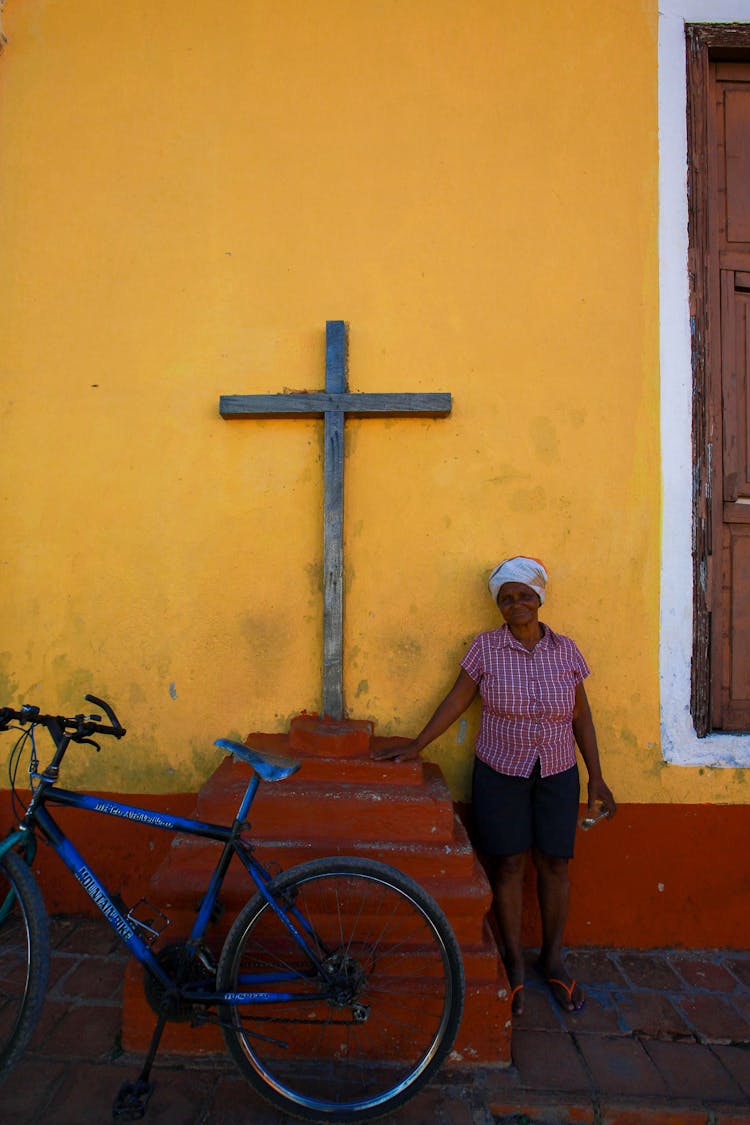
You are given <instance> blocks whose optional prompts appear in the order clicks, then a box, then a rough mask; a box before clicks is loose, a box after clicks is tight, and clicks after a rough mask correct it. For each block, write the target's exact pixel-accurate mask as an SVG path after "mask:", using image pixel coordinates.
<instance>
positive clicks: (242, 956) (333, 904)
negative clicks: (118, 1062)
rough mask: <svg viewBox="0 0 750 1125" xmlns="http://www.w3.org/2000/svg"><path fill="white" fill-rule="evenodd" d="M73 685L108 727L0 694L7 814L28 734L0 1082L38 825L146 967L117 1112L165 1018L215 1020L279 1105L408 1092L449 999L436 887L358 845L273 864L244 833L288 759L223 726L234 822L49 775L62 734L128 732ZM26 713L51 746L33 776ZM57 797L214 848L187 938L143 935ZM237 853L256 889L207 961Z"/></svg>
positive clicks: (136, 1094)
mask: <svg viewBox="0 0 750 1125" xmlns="http://www.w3.org/2000/svg"><path fill="white" fill-rule="evenodd" d="M85 698H86V701H87V702H88V703H91V704H93V705H94V706H95V707H97V708H99V709H100V710H101V711H103V712H104V713H105V715H106V718H107V720H108V722H107V723H105V722H103V721H102V715H100V714H91V715H83V714H80V715H75V716H73V717H72V718H65V717H62V716H59V715H43V714H41V713H40V711H39V708H37V707H33V706H23V707H21V709H20V710H13V709H11V708H8V707H5V708H0V731H5V730H8V729H17V730H19V732H20V734H19V738H18V740H17V742H16V744H15V746H14V748H13V751H12V752H11V755H10V761H9V776H10V785H11V795H12V799H13V801H14V810H15V811H18V800H19V797H18V792H17V788H16V777H17V774H18V770H19V765H20V761H21V758H22V754H23V751H24V749H26V748H28V750H29V765H28V773H29V783H30V792H31V795H30V800H29V803H28V805H27V807H26V809H25V811H23V807H22V806H21V809H20V812H21V814H22V815H20V816H19V823H18V826H17V828H15V829H14V830H12V831H11V832H10V833H9V834H8V835H7V836H6V837H5V839H4V840H3V841H2V843H0V1081H2V1078H3V1077H5V1075H6V1074H7V1073H8V1072H9V1071H10V1069H11V1068H12V1067H13V1065H14V1064H15V1063H16V1062H17V1061H18V1059H19V1058H20V1056H21V1055H22V1053H23V1051H24V1049H25V1048H26V1046H27V1045H28V1042H29V1040H30V1038H31V1036H32V1034H33V1031H34V1029H35V1027H36V1024H37V1021H38V1019H39V1016H40V1013H41V1008H42V1004H43V1001H44V993H45V989H46V983H47V974H48V968H49V957H50V952H49V937H48V931H47V914H46V907H45V905H44V901H43V898H42V895H41V892H40V890H39V887H38V885H37V883H36V880H35V879H34V876H33V874H32V872H31V870H30V867H29V865H30V863H31V862H32V860H33V858H34V855H35V852H36V846H37V836H39V837H41V839H42V840H44V841H45V842H46V843H48V844H49V845H50V846H51V847H52V848H53V849H54V851H55V852H56V853H57V854H58V856H59V857H60V859H61V860H62V861H63V863H64V864H65V866H66V867H67V868H68V869H69V871H70V872H71V873H72V875H73V876H74V878H75V879H76V880H77V881H78V882H79V883H80V885H81V886H82V887H83V889H84V890H85V891H86V893H87V894H88V896H89V897H90V898H91V900H92V902H93V903H94V905H95V906H97V907H98V909H99V910H100V911H101V913H102V914H103V915H104V917H105V919H106V920H107V922H108V923H109V924H110V926H111V927H112V928H113V929H114V931H115V933H116V934H117V935H118V937H119V938H120V940H121V941H122V942H123V943H124V944H125V946H126V947H127V948H128V950H129V951H130V953H131V954H132V955H133V956H134V957H136V958H137V959H138V961H140V962H141V964H142V965H143V969H144V988H145V993H146V997H147V1000H148V1002H149V1005H150V1006H151V1008H152V1009H153V1010H154V1013H155V1015H156V1026H155V1028H154V1032H153V1036H152V1039H151V1044H150V1046H149V1049H148V1052H147V1054H146V1058H145V1060H144V1063H143V1066H142V1069H141V1072H140V1074H139V1076H138V1077H137V1078H136V1079H135V1081H133V1082H127V1083H125V1084H124V1085H123V1086H122V1088H121V1089H120V1090H119V1092H118V1094H117V1096H116V1098H115V1101H114V1104H113V1109H112V1115H113V1119H114V1120H116V1121H132V1120H138V1119H140V1118H142V1117H143V1116H144V1115H145V1113H146V1108H147V1105H148V1100H149V1098H150V1096H151V1093H152V1092H153V1089H154V1083H152V1081H151V1070H152V1066H153V1063H154V1060H155V1058H156V1053H157V1050H158V1046H159V1041H160V1038H161V1035H162V1032H163V1029H164V1026H165V1024H166V1023H167V1022H168V1021H170V1020H180V1021H186V1022H187V1021H190V1022H192V1023H193V1024H195V1025H200V1024H203V1023H206V1022H214V1023H218V1024H219V1025H220V1027H221V1031H222V1033H223V1036H224V1041H225V1044H226V1046H227V1049H228V1051H229V1053H230V1055H231V1056H232V1058H233V1060H234V1062H235V1064H236V1065H237V1067H238V1068H239V1070H240V1072H241V1073H242V1074H243V1076H244V1077H245V1078H246V1079H247V1080H248V1081H249V1083H250V1084H251V1086H253V1088H254V1089H255V1090H256V1091H257V1092H258V1093H260V1094H261V1095H262V1096H263V1097H264V1098H265V1099H266V1100H267V1101H269V1102H271V1104H273V1105H275V1106H276V1107H277V1108H278V1109H280V1110H282V1111H283V1112H285V1113H289V1114H291V1115H293V1116H296V1117H301V1118H303V1119H305V1120H308V1121H326V1122H345V1121H352V1122H354V1121H369V1120H373V1119H374V1118H377V1117H380V1116H383V1115H385V1114H388V1113H392V1112H393V1111H394V1110H395V1109H398V1108H399V1107H400V1106H402V1105H404V1104H405V1103H406V1102H407V1101H408V1100H409V1099H410V1098H411V1097H412V1096H413V1095H414V1094H415V1093H416V1092H417V1091H418V1090H419V1089H421V1088H422V1087H423V1086H424V1085H425V1084H426V1083H427V1082H428V1081H429V1080H430V1078H431V1077H432V1076H433V1075H434V1074H435V1072H436V1071H437V1070H438V1068H439V1067H440V1065H441V1064H442V1063H443V1061H444V1060H445V1058H446V1056H447V1054H448V1052H449V1051H450V1049H451V1047H452V1045H453V1042H454V1040H455V1037H456V1033H457V1030H458V1026H459V1022H460V1019H461V1013H462V1009H463V999H464V974H463V963H462V959H461V952H460V949H459V946H458V943H457V942H456V939H455V936H454V934H453V931H452V929H451V927H450V924H449V923H448V920H447V919H446V917H445V915H444V913H443V912H442V910H441V909H440V907H439V906H438V905H437V903H436V902H435V901H434V899H433V898H431V897H430V896H429V895H428V894H427V893H426V892H425V891H424V889H423V888H421V887H420V886H419V885H418V884H417V883H415V882H414V880H413V879H411V878H410V877H409V876H407V875H405V874H404V873H403V872H400V871H398V870H396V869H395V868H393V867H390V866H387V865H386V864H383V863H379V862H377V861H374V860H369V859H361V858H357V857H335V858H330V859H316V860H310V861H308V862H305V863H302V864H299V865H298V866H296V867H292V868H290V869H289V870H288V871H286V872H282V873H280V874H275V875H272V874H271V873H270V872H269V871H268V870H266V868H265V867H264V866H263V865H262V864H261V863H260V862H259V861H258V859H257V858H256V856H255V855H254V848H253V844H252V842H251V840H250V839H248V838H247V836H246V835H245V833H246V832H247V830H248V828H249V824H248V821H247V817H248V813H249V810H250V807H251V805H252V802H253V799H254V797H255V794H256V792H257V790H258V787H259V785H260V782H261V780H263V781H265V782H275V781H282V780H284V779H285V778H287V777H290V776H291V775H292V774H293V773H295V772H296V771H297V769H299V766H300V763H299V762H298V761H294V760H292V759H289V758H286V757H282V756H280V755H274V754H269V753H267V752H261V751H258V750H254V749H252V748H250V747H248V746H244V745H242V744H240V743H237V742H232V741H230V740H228V739H218V740H217V741H216V745H217V746H218V747H220V748H221V749H223V750H226V751H228V752H229V753H231V754H234V755H235V756H236V757H237V758H239V759H241V761H243V762H245V763H246V764H247V765H249V766H250V767H252V772H251V774H250V778H249V780H248V784H247V788H246V790H245V792H244V795H243V796H242V798H241V800H240V804H239V808H238V810H237V814H236V816H235V819H234V822H233V823H232V825H231V826H228V825H217V824H210V823H207V822H204V821H200V820H191V819H188V818H184V817H180V816H172V815H169V814H166V813H161V812H158V811H156V810H154V809H147V808H140V807H137V806H133V805H125V804H121V803H120V802H118V801H116V800H103V799H101V798H99V797H96V796H93V795H91V794H87V793H79V792H73V791H70V790H65V789H60V788H57V781H58V778H59V774H60V767H61V764H62V760H63V758H64V756H65V753H66V751H67V749H68V747H69V745H70V743H72V742H74V743H79V744H88V745H93V746H94V747H95V748H96V749H97V750H99V749H100V746H99V743H98V742H97V741H96V740H95V738H94V737H93V736H94V735H111V736H113V737H115V738H116V739H118V740H119V739H121V738H122V737H123V736H124V735H125V734H126V731H125V729H124V728H123V727H122V725H121V723H120V721H119V719H118V718H117V716H116V714H115V712H114V709H113V708H112V707H111V706H110V705H109V704H108V703H106V702H105V701H104V700H102V699H99V698H97V697H96V696H93V695H87V696H86V697H85ZM12 724H14V725H13V726H12ZM39 727H41V728H44V729H46V731H47V733H48V734H49V735H50V737H51V738H52V741H53V743H54V746H55V752H54V755H53V757H52V760H51V761H50V763H49V765H48V766H47V767H46V768H45V769H44V770H42V771H41V772H40V768H39V760H38V757H37V751H36V740H35V731H36V729H37V728H39ZM53 804H56V805H62V806H68V807H72V808H77V809H86V810H89V811H90V812H93V813H96V814H99V815H104V816H114V817H121V818H125V819H127V820H129V821H133V822H136V823H139V824H142V825H147V826H151V827H156V828H160V829H163V830H165V831H170V832H172V833H175V834H178V833H180V834H187V835H191V836H200V837H203V838H205V839H209V840H214V841H216V842H217V843H218V844H220V845H222V848H221V853H220V855H219V858H218V860H217V863H216V867H215V868H214V871H213V873H212V875H211V877H210V879H209V882H208V886H207V888H206V891H205V894H204V896H203V899H202V901H201V903H200V905H199V907H198V910H197V916H196V919H195V923H194V924H193V926H192V929H191V932H190V934H189V936H188V937H187V938H185V939H183V940H179V941H175V942H171V943H168V944H164V945H162V947H161V948H160V949H159V948H156V946H157V945H158V941H159V938H160V937H161V935H162V934H163V932H164V930H165V929H166V925H168V920H167V919H166V918H164V916H163V915H161V914H160V912H159V911H158V910H156V908H154V907H152V905H151V904H150V903H148V902H147V901H146V900H145V899H141V900H139V902H137V903H136V904H135V906H134V907H132V908H131V909H128V908H127V907H126V906H125V905H124V904H123V903H122V902H121V901H120V900H119V899H118V897H117V896H115V895H112V894H110V892H109V891H108V890H107V888H106V886H105V885H104V883H103V882H102V881H101V880H100V879H99V877H98V876H97V875H96V874H95V872H94V871H93V870H92V868H91V867H89V866H88V864H87V863H86V862H85V861H84V859H83V857H82V856H81V855H80V854H79V852H78V851H77V850H76V849H75V847H74V846H73V844H72V843H71V842H70V840H69V839H68V838H67V837H66V835H65V834H64V832H63V831H62V830H61V828H60V827H59V826H58V824H57V823H56V822H55V821H54V820H53V818H52V816H51V814H50V812H49V808H48V806H49V805H53ZM234 857H237V859H238V860H239V861H240V863H241V864H242V865H243V866H244V868H245V870H246V871H247V873H248V875H249V876H250V879H251V880H252V883H253V884H254V886H255V893H254V895H253V897H251V898H250V899H249V901H248V902H247V904H246V905H245V906H244V907H243V908H242V910H241V911H240V912H239V914H238V915H237V917H236V918H235V920H234V922H233V924H232V925H231V927H230V929H229V932H228V934H227V936H226V940H225V941H224V944H223V947H222V949H221V952H220V955H219V956H218V958H217V957H216V954H215V953H214V951H213V950H212V949H211V947H210V945H209V943H208V941H207V939H206V932H207V930H208V928H209V925H210V924H211V922H212V921H213V919H214V914H215V909H216V906H217V901H218V896H219V892H220V889H221V886H222V883H223V880H224V877H225V876H226V873H227V871H228V869H229V865H230V862H231V861H232V859H233V858H234ZM152 947H154V948H152Z"/></svg>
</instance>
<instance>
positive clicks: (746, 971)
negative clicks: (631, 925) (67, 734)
mask: <svg viewBox="0 0 750 1125" xmlns="http://www.w3.org/2000/svg"><path fill="white" fill-rule="evenodd" d="M110 934H111V931H110V930H109V929H108V928H107V927H106V926H103V925H102V924H101V923H99V922H91V921H87V920H85V919H78V918H67V919H56V920H54V921H53V925H52V940H53V949H54V953H53V961H52V975H51V981H50V989H49V995H48V998H47V1001H46V1004H45V1008H44V1012H43V1015H42V1021H41V1025H40V1027H39V1029H38V1031H37V1033H36V1036H35V1039H34V1042H33V1044H32V1047H31V1048H30V1049H29V1051H28V1052H27V1055H26V1056H25V1058H24V1059H23V1060H22V1062H21V1063H20V1064H19V1066H18V1067H17V1069H16V1070H15V1071H14V1073H13V1074H12V1075H11V1076H10V1078H9V1079H8V1080H7V1081H6V1083H5V1084H4V1085H3V1086H2V1087H0V1111H1V1113H2V1116H1V1118H0V1119H1V1120H3V1121H13V1122H14V1123H15V1125H32V1123H34V1125H36V1123H37V1122H39V1121H43V1122H44V1123H45V1125H82V1123H86V1125H88V1123H99V1122H101V1123H105V1122H107V1121H109V1120H111V1104H112V1100H113V1097H114V1095H115V1093H116V1091H117V1089H118V1088H119V1086H120V1085H121V1083H122V1082H123V1081H126V1080H129V1079H131V1078H133V1077H135V1076H136V1074H137V1072H138V1068H139V1060H138V1059H135V1058H133V1057H129V1056H127V1055H124V1054H123V1053H122V1052H121V1050H120V1048H119V1029H120V996H121V990H122V979H123V973H124V968H125V957H124V955H123V953H122V952H121V950H120V948H119V946H118V945H117V943H116V940H115V939H113V938H112V937H111V936H110ZM568 965H569V967H570V969H571V970H572V971H573V973H574V974H575V975H576V977H577V978H578V979H579V980H580V981H581V982H582V983H583V984H584V986H585V988H586V992H587V995H588V1000H587V1004H586V1008H585V1009H584V1011H583V1012H582V1013H580V1014H578V1015H575V1016H566V1015H564V1014H563V1013H562V1012H560V1011H559V1009H558V1008H556V1006H555V1005H554V1003H553V1002H552V1001H551V999H550V997H549V994H548V991H547V989H546V987H545V986H544V984H543V983H542V982H541V981H540V980H539V979H538V978H537V977H535V975H534V973H533V970H532V969H531V967H530V968H529V979H528V982H527V988H526V1011H525V1012H524V1015H523V1016H522V1017H520V1018H518V1019H517V1020H516V1021H515V1026H514V1029H513V1066H512V1067H511V1068H510V1069H506V1070H493V1069H492V1068H483V1069H480V1070H457V1069H455V1068H450V1067H449V1068H447V1069H446V1070H445V1071H444V1072H443V1074H442V1075H441V1076H440V1078H439V1079H438V1080H437V1081H436V1082H434V1083H433V1084H432V1085H431V1086H430V1087H429V1089H427V1090H426V1091H423V1092H422V1093H421V1094H420V1095H418V1096H417V1098H415V1099H414V1100H413V1101H412V1102H411V1103H410V1104H409V1105H408V1106H407V1107H406V1108H405V1109H404V1110H402V1111H401V1113H400V1114H398V1115H397V1116H395V1117H392V1118H389V1119H387V1121H389V1122H390V1123H391V1125H406V1123H407V1122H408V1123H409V1125H562V1123H568V1122H580V1123H591V1125H750V953H736V952H727V951H700V950H692V951H675V950H661V951H657V952H648V953H644V952H638V951H630V950H612V949H610V950H590V949H581V950H573V951H571V952H570V954H569V956H568ZM155 1077H156V1081H157V1088H156V1092H155V1093H154V1095H153V1098H152V1100H151V1103H150V1105H149V1109H148V1114H147V1117H146V1122H147V1123H148V1125H204V1123H214V1122H215V1123H217V1125H219V1123H220V1125H235V1123H236V1125H249V1123H250V1122H252V1125H282V1123H283V1122H287V1121H289V1120H290V1119H289V1118H286V1117H284V1116H283V1115H281V1114H278V1113H276V1112H275V1111H274V1110H272V1109H270V1108H268V1107H266V1105H265V1103H264V1102H262V1101H261V1100H260V1099H259V1098H257V1096H256V1095H255V1094H254V1093H253V1092H252V1090H251V1089H250V1088H249V1087H248V1086H247V1084H246V1083H245V1082H244V1081H243V1080H242V1079H240V1078H239V1077H238V1076H237V1075H236V1072H235V1071H234V1069H233V1067H232V1066H231V1064H230V1063H229V1061H228V1059H227V1058H225V1057H223V1056H221V1057H218V1058H210V1059H200V1060H198V1059H190V1058H185V1057H180V1058H168V1057H162V1058H160V1059H159V1060H158V1065H157V1068H156V1070H155Z"/></svg>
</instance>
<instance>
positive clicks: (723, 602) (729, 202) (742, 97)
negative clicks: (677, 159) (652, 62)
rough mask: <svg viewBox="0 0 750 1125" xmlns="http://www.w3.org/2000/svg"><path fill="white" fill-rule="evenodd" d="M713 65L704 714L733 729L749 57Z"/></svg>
mask: <svg viewBox="0 0 750 1125" xmlns="http://www.w3.org/2000/svg"><path fill="white" fill-rule="evenodd" d="M710 71H711V72H710V82H709V93H710V97H711V104H712V109H713V112H712V113H710V114H709V130H708V141H709V150H710V152H709V161H710V166H711V168H710V173H709V185H710V187H709V199H708V202H709V208H710V212H711V213H710V214H709V216H708V226H709V278H710V281H709V291H708V300H709V303H711V302H713V304H714V306H718V307H715V308H714V309H713V310H712V314H711V315H710V316H709V320H710V321H712V323H713V324H714V325H718V326H719V331H718V333H717V336H718V340H717V341H715V344H714V347H713V348H712V356H711V358H712V362H711V364H710V369H709V431H710V434H711V436H712V438H713V440H712V442H711V452H712V456H711V464H710V475H711V479H710V494H711V509H712V513H711V525H712V535H711V539H712V542H711V555H712V557H711V560H710V568H709V570H710V588H709V591H708V593H709V605H710V609H711V628H710V643H711V648H710V653H711V684H710V696H711V707H710V715H711V727H712V729H714V730H726V731H739V730H750V396H749V388H748V384H749V382H750V63H747V62H724V61H714V62H712V64H711V68H710ZM716 343H718V347H716V346H715V345H716Z"/></svg>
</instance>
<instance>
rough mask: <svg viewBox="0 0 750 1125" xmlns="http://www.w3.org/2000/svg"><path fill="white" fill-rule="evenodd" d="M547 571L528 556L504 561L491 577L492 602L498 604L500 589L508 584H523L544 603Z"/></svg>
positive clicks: (518, 556)
mask: <svg viewBox="0 0 750 1125" xmlns="http://www.w3.org/2000/svg"><path fill="white" fill-rule="evenodd" d="M547 578H548V576H547V570H546V568H545V566H544V563H542V562H540V561H539V559H530V558H527V556H526V555H516V556H515V557H514V558H512V559H504V560H503V562H501V563H499V564H498V566H496V567H495V569H494V570H493V572H492V574H491V575H490V583H489V585H490V593H491V594H492V600H493V602H495V603H496V604H497V595H498V592H499V590H500V587H501V586H503V585H504V584H505V583H506V582H523V584H524V585H525V586H531V589H532V590H533V591H534V592H535V593H536V594H538V595H539V601H540V602H543V601H544V588H545V586H546V585H547Z"/></svg>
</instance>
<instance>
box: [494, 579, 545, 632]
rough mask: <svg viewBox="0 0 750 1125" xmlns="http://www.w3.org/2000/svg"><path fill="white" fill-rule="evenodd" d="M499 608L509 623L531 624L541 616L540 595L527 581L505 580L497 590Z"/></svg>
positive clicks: (518, 624)
mask: <svg viewBox="0 0 750 1125" xmlns="http://www.w3.org/2000/svg"><path fill="white" fill-rule="evenodd" d="M497 605H498V609H499V610H500V612H501V613H502V615H503V619H504V620H505V621H506V622H507V623H508V625H511V626H513V625H517V626H521V625H531V624H533V623H534V622H535V621H537V620H538V617H539V606H540V605H541V602H540V601H539V595H538V594H537V593H536V592H535V591H534V590H532V589H531V586H527V585H526V583H525V582H504V583H503V585H502V586H501V587H500V589H499V590H498V592H497Z"/></svg>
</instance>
